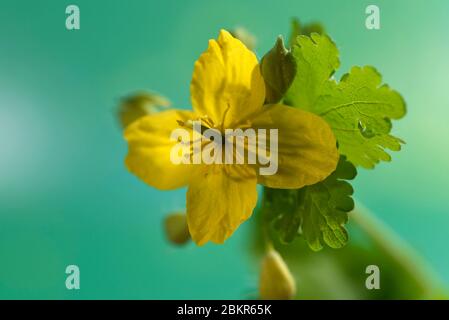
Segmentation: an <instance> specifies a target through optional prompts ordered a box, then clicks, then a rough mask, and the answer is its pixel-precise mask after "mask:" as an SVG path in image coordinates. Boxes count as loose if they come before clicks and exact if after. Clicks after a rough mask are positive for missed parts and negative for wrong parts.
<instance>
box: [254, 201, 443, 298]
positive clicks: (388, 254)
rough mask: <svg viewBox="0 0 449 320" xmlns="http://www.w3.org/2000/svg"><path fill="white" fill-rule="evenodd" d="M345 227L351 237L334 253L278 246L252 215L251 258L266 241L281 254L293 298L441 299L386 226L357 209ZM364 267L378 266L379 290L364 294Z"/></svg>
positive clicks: (428, 274)
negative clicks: (293, 285) (294, 290)
mask: <svg viewBox="0 0 449 320" xmlns="http://www.w3.org/2000/svg"><path fill="white" fill-rule="evenodd" d="M350 217H351V219H350V222H349V224H348V226H349V229H350V231H351V234H352V235H353V238H352V239H351V241H350V242H349V243H348V245H347V246H346V247H344V248H341V249H339V250H334V249H331V248H324V249H323V250H322V251H320V252H314V251H311V250H309V248H308V247H307V244H306V243H305V242H304V241H301V240H300V239H296V240H295V241H293V242H292V243H291V244H289V245H284V244H282V243H281V242H280V241H279V240H278V237H277V236H275V231H274V230H273V228H271V227H268V228H267V226H266V225H265V224H264V223H263V219H264V217H263V213H262V211H261V210H259V211H257V212H255V214H254V220H255V221H254V222H253V224H252V226H253V229H252V230H253V232H252V233H251V236H252V241H251V246H250V247H249V250H250V253H251V254H250V255H251V257H252V259H255V260H256V261H257V263H260V261H261V259H262V257H263V256H264V255H265V252H266V246H267V242H268V243H272V245H273V247H274V248H275V249H276V250H277V251H278V252H279V253H280V254H281V255H282V257H283V258H284V260H285V262H286V263H287V265H288V267H289V269H290V271H291V273H292V274H293V276H294V277H295V280H296V287H297V294H296V296H295V299H443V298H444V299H446V298H447V297H448V295H447V292H446V291H445V289H443V288H442V287H441V286H440V285H439V281H438V279H437V278H436V276H435V275H434V273H433V271H431V270H430V268H429V267H428V266H427V265H426V264H425V262H424V261H423V260H422V259H421V258H420V257H419V256H418V255H417V254H416V253H415V252H414V251H413V250H412V249H411V248H410V247H409V246H408V245H406V244H405V243H404V242H403V241H402V240H401V239H400V238H398V237H397V235H395V234H394V233H393V232H392V231H391V230H390V229H389V228H387V227H386V226H385V225H384V224H383V223H381V222H380V221H378V220H377V219H376V218H375V217H374V216H373V215H372V214H370V213H369V212H368V211H367V210H366V209H364V208H362V207H360V206H358V208H356V210H355V211H353V212H351V213H350ZM369 265H377V266H378V267H379V268H380V289H379V290H368V289H367V288H366V287H365V280H366V278H367V277H368V276H369V274H367V273H366V272H365V270H366V267H367V266H369Z"/></svg>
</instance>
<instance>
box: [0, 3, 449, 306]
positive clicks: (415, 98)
mask: <svg viewBox="0 0 449 320" xmlns="http://www.w3.org/2000/svg"><path fill="white" fill-rule="evenodd" d="M73 3H74V4H77V5H78V6H79V7H80V11H81V30H79V31H67V30H66V29H65V18H66V15H65V8H66V6H67V5H69V4H72V2H67V1H50V0H46V1H34V2H30V1H23V0H17V1H7V0H2V1H1V2H0V39H1V41H0V298H61V299H71V298H82V299H94V298H113V299H115V298H137V299H140V298H157V299H164V298H180V299H183V298H192V299H196V298H244V297H246V296H248V294H249V295H251V294H252V293H253V292H255V291H256V290H257V279H258V275H257V265H256V264H255V263H254V261H252V260H251V259H250V258H248V254H247V253H248V248H247V243H248V241H249V236H248V233H249V231H250V226H249V223H246V224H244V225H243V226H242V227H241V228H239V229H238V231H237V232H236V233H235V235H234V236H233V237H232V238H231V239H229V240H228V241H227V243H226V245H224V246H216V245H206V246H205V247H195V246H194V245H193V244H190V245H188V246H187V247H184V248H176V247H173V246H172V245H170V244H169V243H167V241H166V240H165V237H164V233H163V229H162V219H163V217H164V215H165V214H166V213H167V212H170V211H173V210H179V209H181V210H182V209H183V208H184V206H185V196H184V194H185V190H177V191H173V192H159V191H157V190H155V189H152V188H150V187H147V186H146V185H144V184H143V183H142V182H141V181H139V180H137V179H136V178H135V177H134V176H132V175H131V174H129V173H128V172H127V171H126V169H125V167H124V165H123V159H124V156H125V154H126V145H125V143H124V141H123V138H122V135H121V129H120V127H119V125H118V123H117V121H116V119H115V115H114V112H115V107H116V105H117V103H118V102H119V99H120V98H121V97H123V96H124V95H127V94H129V93H131V92H134V91H136V90H139V89H146V90H154V91H156V92H159V93H161V94H163V95H165V96H167V97H169V98H170V99H171V100H172V102H173V104H174V106H175V107H178V108H187V107H189V104H190V102H189V82H190V78H191V72H192V68H193V63H194V61H195V60H196V59H197V57H198V56H199V55H200V53H201V52H202V51H203V50H205V48H206V47H207V41H208V39H210V38H215V37H216V36H217V34H218V31H219V29H220V28H226V29H232V28H234V27H236V26H243V27H245V28H247V29H248V30H250V31H251V32H252V33H253V34H255V35H256V36H257V38H258V43H257V49H256V51H257V53H258V55H259V56H261V55H263V53H265V52H266V51H267V50H268V49H269V48H270V47H271V46H272V45H273V43H274V40H275V38H276V36H277V35H278V34H284V35H288V30H289V23H290V18H291V17H293V16H297V17H298V18H300V19H301V21H304V22H310V21H319V22H321V23H323V24H324V25H325V27H326V30H327V31H328V32H329V34H330V35H331V36H332V37H333V39H334V40H335V41H336V43H337V45H338V47H339V49H340V56H341V61H342V66H341V69H340V71H339V73H338V74H337V75H338V76H340V75H341V74H343V73H344V72H346V71H348V70H349V68H350V67H351V66H352V65H366V64H370V65H374V66H375V67H376V68H378V70H379V71H380V72H381V73H382V75H383V76H384V80H385V82H387V83H388V84H390V85H391V86H392V87H393V88H395V89H396V90H398V91H399V92H401V94H402V95H403V96H404V97H405V99H406V101H407V104H408V115H407V116H406V118H405V119H403V120H401V121H399V122H398V123H394V133H395V134H396V135H398V136H400V137H401V138H403V139H405V140H406V141H407V144H406V145H405V147H404V148H403V151H401V152H399V153H394V154H393V162H392V163H383V164H381V165H379V166H378V167H377V168H376V170H375V171H367V170H360V173H359V176H358V177H357V179H356V182H355V184H354V186H355V189H356V193H355V196H356V198H357V200H359V201H360V202H361V203H363V204H364V205H365V206H367V207H368V208H370V209H371V210H372V211H373V212H374V213H375V214H376V215H377V216H378V217H379V218H380V219H382V220H383V221H384V222H385V223H386V224H387V225H389V226H390V227H391V228H392V229H393V230H395V231H396V232H397V233H398V234H399V235H400V236H401V237H403V238H404V239H405V240H406V241H407V242H408V243H409V244H411V246H412V247H414V248H415V249H416V250H417V251H418V252H419V253H420V254H421V256H422V257H423V258H424V259H425V260H427V261H428V263H429V264H430V265H431V266H432V267H433V268H434V269H435V271H436V272H437V274H439V276H440V277H441V279H442V281H443V284H445V285H449V250H448V248H447V245H448V243H449V204H448V201H447V198H448V190H449V179H448V173H447V172H448V168H447V164H448V163H449V140H448V139H449V128H448V126H447V123H448V118H449V92H448V91H449V90H448V89H449V88H448V87H449V81H448V77H449V59H448V57H449V41H448V40H449V37H448V33H447V32H448V30H449V2H448V1H445V0H440V1H437V0H432V1H425V2H424V1H405V0H402V1H399V0H397V1H356V0H352V1H349V0H348V1H338V2H337V1H330V0H329V1H317V0H314V1H299V0H292V1H237V0H232V1H230V0H229V1H210V0H207V1H206V0H204V1H196V0H192V1H174V0H170V1H143V0H142V1H137V0H133V1H126V2H125V1H119V0H115V1H112V0H109V1H106V0H104V1H100V0H97V1H92V0H90V1H87V0H77V1H73ZM373 3H374V4H377V5H379V7H380V12H381V30H378V31H376V30H367V29H366V28H365V17H366V15H365V8H366V6H367V5H369V4H373ZM69 264H76V265H78V266H79V267H80V270H81V290H78V291H68V290H67V289H66V288H65V278H66V274H65V267H66V266H67V265H69ZM362 272H363V271H362Z"/></svg>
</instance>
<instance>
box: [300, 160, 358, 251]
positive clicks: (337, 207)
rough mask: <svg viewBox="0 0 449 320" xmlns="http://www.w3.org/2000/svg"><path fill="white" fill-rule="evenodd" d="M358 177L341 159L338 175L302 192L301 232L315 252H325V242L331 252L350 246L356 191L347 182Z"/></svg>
mask: <svg viewBox="0 0 449 320" xmlns="http://www.w3.org/2000/svg"><path fill="white" fill-rule="evenodd" d="M356 175H357V171H356V169H355V167H354V165H353V164H352V163H350V162H349V161H347V160H346V159H345V158H344V157H341V158H340V161H339V163H338V166H337V169H336V170H335V171H334V173H332V174H331V175H330V176H329V177H327V178H326V179H325V180H323V181H322V182H319V183H317V184H314V185H312V186H308V187H305V188H303V189H304V190H302V191H301V192H303V193H304V195H303V198H304V201H303V202H302V204H301V206H300V209H299V212H300V214H301V215H302V219H303V222H302V225H301V228H302V233H303V236H304V238H305V239H306V241H307V243H308V244H309V247H310V248H311V249H312V250H315V251H318V250H321V249H322V247H323V246H322V242H324V243H326V244H327V245H328V246H329V247H331V248H341V247H343V246H345V245H346V243H347V242H348V233H347V231H346V229H345V227H344V224H345V223H346V222H347V221H348V212H349V211H351V210H352V209H354V200H353V199H352V198H351V195H352V194H353V192H354V190H353V188H352V186H351V185H350V184H349V183H348V182H347V181H344V180H352V179H354V178H355V176H356Z"/></svg>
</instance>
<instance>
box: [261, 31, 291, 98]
mask: <svg viewBox="0 0 449 320" xmlns="http://www.w3.org/2000/svg"><path fill="white" fill-rule="evenodd" d="M260 70H261V73H262V76H263V78H264V80H265V87H266V98H265V101H266V103H276V102H279V101H280V100H281V98H282V97H283V96H284V94H285V93H286V92H287V90H288V88H289V87H290V85H291V83H292V81H293V78H294V77H295V74H296V65H295V60H294V59H293V57H292V54H291V52H290V50H287V49H286V48H285V46H284V40H283V39H282V37H281V36H279V37H278V38H277V40H276V43H275V45H274V47H273V48H272V49H271V50H270V51H268V52H267V53H266V54H265V56H264V57H263V58H262V60H261V62H260Z"/></svg>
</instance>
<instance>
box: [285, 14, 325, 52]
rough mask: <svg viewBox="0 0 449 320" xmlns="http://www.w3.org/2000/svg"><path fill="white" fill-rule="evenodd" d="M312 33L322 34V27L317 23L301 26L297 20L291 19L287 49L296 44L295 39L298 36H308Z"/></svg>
mask: <svg viewBox="0 0 449 320" xmlns="http://www.w3.org/2000/svg"><path fill="white" fill-rule="evenodd" d="M312 33H319V34H323V33H324V27H323V26H322V25H321V24H320V23H318V22H312V23H309V24H305V25H301V23H300V22H299V20H298V19H297V18H293V19H292V21H291V29H290V37H289V41H288V46H289V48H291V47H293V45H294V44H296V38H297V37H298V36H301V35H304V36H310V35H311V34H312Z"/></svg>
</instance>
